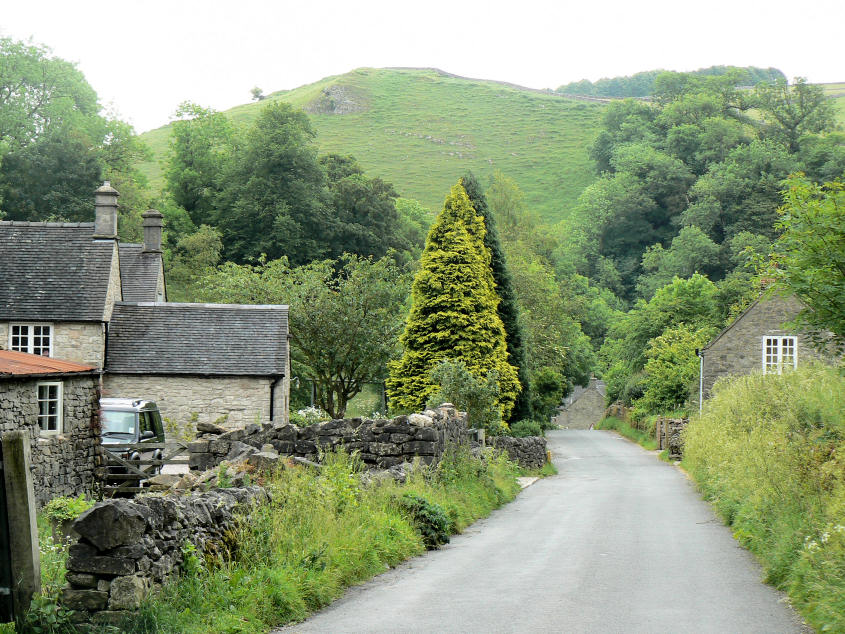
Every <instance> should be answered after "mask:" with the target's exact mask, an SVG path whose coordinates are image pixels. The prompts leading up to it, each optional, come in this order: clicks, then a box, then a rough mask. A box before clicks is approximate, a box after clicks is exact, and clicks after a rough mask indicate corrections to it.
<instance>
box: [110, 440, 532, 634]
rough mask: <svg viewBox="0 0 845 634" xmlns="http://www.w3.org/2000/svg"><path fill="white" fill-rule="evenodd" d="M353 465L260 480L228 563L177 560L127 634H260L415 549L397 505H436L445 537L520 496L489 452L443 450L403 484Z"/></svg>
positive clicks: (510, 471) (512, 474) (329, 460)
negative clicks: (364, 477)
mask: <svg viewBox="0 0 845 634" xmlns="http://www.w3.org/2000/svg"><path fill="white" fill-rule="evenodd" d="M359 470H360V464H359V463H358V461H357V460H356V459H355V458H354V457H351V456H349V455H346V454H344V453H337V454H330V455H328V456H327V457H326V462H325V466H324V468H323V469H322V470H317V469H313V468H305V467H288V468H286V469H283V470H280V471H278V472H277V473H276V474H275V475H274V476H273V478H272V479H271V480H270V481H269V482H268V484H267V486H268V487H269V490H270V493H271V497H272V502H271V503H270V504H269V505H266V506H263V507H261V508H258V509H256V510H255V511H254V512H252V513H250V514H249V516H248V517H247V518H245V519H244V521H243V522H242V524H241V526H240V527H239V529H238V530H237V531H236V532H235V533H233V534H232V535H231V540H230V546H231V548H232V552H231V557H230V558H228V560H227V561H220V560H209V561H205V560H203V559H202V558H200V557H198V556H197V555H196V553H192V552H188V553H187V555H186V566H185V568H186V574H185V575H184V576H183V577H181V578H179V579H178V580H175V581H173V582H172V583H170V584H169V585H168V586H166V587H165V588H164V590H163V591H162V592H161V593H159V594H158V596H157V597H156V598H154V599H153V600H151V601H150V602H148V603H147V604H146V605H145V606H144V608H143V609H142V611H141V613H140V614H139V615H138V618H135V619H133V621H132V622H131V623H127V624H126V625H125V626H124V627H125V628H126V630H127V631H130V632H203V633H206V632H265V631H267V630H268V629H269V628H271V627H274V626H277V625H280V624H283V623H287V622H291V621H297V620H301V619H303V618H305V617H306V616H307V615H308V614H309V613H310V612H312V611H314V610H316V609H319V608H320V607H323V606H325V605H327V604H328V603H330V602H331V601H332V600H334V599H335V598H337V597H338V596H340V595H341V594H342V592H343V590H344V589H345V588H346V587H347V586H349V585H352V584H355V583H360V582H361V581H364V580H366V579H368V578H370V577H372V576H374V575H376V574H378V573H380V572H384V571H385V570H386V569H388V568H390V567H392V566H395V565H397V564H398V563H400V562H401V561H403V560H405V559H407V558H408V557H411V556H413V555H416V554H419V553H420V552H422V551H423V550H424V545H423V541H422V538H421V535H420V533H419V532H418V531H417V530H416V529H415V527H414V520H413V518H412V517H410V516H409V514H408V512H407V510H404V509H403V506H402V503H401V499H402V496H403V494H405V493H413V494H415V495H417V496H419V497H420V498H423V499H424V500H426V501H427V502H428V503H430V504H439V505H440V506H441V507H442V508H443V509H444V510H445V513H446V515H447V516H448V517H449V520H450V524H451V529H452V531H453V532H459V531H461V530H463V528H465V527H466V526H467V525H468V524H470V523H471V522H472V521H474V520H475V519H477V518H479V517H482V516H485V515H487V514H489V513H490V511H491V510H493V509H494V508H496V507H497V506H499V505H501V504H502V503H504V502H506V501H508V500H511V499H513V497H514V496H515V495H516V493H517V492H518V490H519V486H518V485H517V483H516V476H517V467H515V466H514V465H513V464H512V463H510V462H508V461H507V460H505V459H504V458H502V457H497V456H493V455H492V454H489V455H487V456H485V457H484V458H483V459H481V460H479V459H474V458H472V457H471V456H470V455H469V453H468V452H465V451H456V452H452V453H451V454H447V456H446V457H444V459H443V460H442V461H441V463H440V465H439V466H438V467H437V468H435V469H422V470H420V471H418V472H416V473H415V474H414V475H413V476H412V477H411V478H410V479H409V481H408V482H407V483H406V484H404V485H399V484H397V483H395V482H394V481H393V480H386V481H385V480H377V481H375V482H372V483H370V484H368V485H367V486H363V485H362V484H361V479H360V477H359V475H360V474H359V473H358V472H359Z"/></svg>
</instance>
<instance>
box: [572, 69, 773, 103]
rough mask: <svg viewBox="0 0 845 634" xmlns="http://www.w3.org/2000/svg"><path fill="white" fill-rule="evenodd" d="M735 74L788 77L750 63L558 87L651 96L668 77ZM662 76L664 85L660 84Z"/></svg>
mask: <svg viewBox="0 0 845 634" xmlns="http://www.w3.org/2000/svg"><path fill="white" fill-rule="evenodd" d="M724 75H732V76H733V79H732V81H733V82H734V85H737V86H753V85H755V84H758V83H760V82H770V81H776V80H779V79H785V77H784V76H783V73H782V72H780V71H779V70H778V69H776V68H757V67H755V66H748V67H745V68H737V67H735V66H711V67H709V68H702V69H701V70H697V71H695V72H692V73H673V72H667V71H663V70H648V71H644V72H641V73H635V74H633V75H631V76H629V77H610V78H605V79H599V80H598V81H596V82H591V81H589V80H587V79H582V80H581V81H575V82H571V83H569V84H566V85H564V86H561V87H559V88H558V89H557V92H561V93H563V94H565V95H588V96H593V97H648V96H650V95H654V94H656V92H658V91H659V90H660V89H661V87H662V88H663V89H664V90H665V87H666V83H668V82H667V79H668V81H672V80H674V82H675V83H677V82H678V80H683V81H686V80H687V79H686V78H687V77H720V76H724ZM661 80H662V85H661Z"/></svg>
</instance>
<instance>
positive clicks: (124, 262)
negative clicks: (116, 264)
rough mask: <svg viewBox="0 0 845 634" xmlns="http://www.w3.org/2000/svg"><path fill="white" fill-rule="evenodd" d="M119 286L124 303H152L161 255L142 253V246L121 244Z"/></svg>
mask: <svg viewBox="0 0 845 634" xmlns="http://www.w3.org/2000/svg"><path fill="white" fill-rule="evenodd" d="M119 249H120V286H121V287H122V289H123V301H125V302H154V301H156V299H158V298H157V297H156V286H157V283H158V276H159V274H160V272H161V267H162V262H161V253H144V252H143V250H144V245H143V244H121V245H120V246H119Z"/></svg>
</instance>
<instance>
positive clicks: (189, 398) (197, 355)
mask: <svg viewBox="0 0 845 634" xmlns="http://www.w3.org/2000/svg"><path fill="white" fill-rule="evenodd" d="M103 395H104V396H141V395H142V396H143V397H144V398H149V399H152V400H154V401H155V402H156V403H157V404H158V407H159V410H160V411H161V414H162V416H163V417H164V418H165V419H169V420H170V421H172V422H174V423H176V424H177V425H178V426H179V427H180V428H181V429H183V430H187V427H188V423H189V422H190V421H192V419H196V420H197V421H198V422H215V421H217V420H218V419H220V418H221V417H225V420H224V421H221V422H220V423H219V424H222V425H223V426H224V427H228V428H237V427H243V426H244V425H246V424H248V423H270V422H273V423H287V422H288V400H289V396H290V366H289V361H288V307H287V306H280V305H236V304H175V303H160V302H134V303H133V302H117V303H116V304H115V306H114V312H113V314H112V319H111V322H110V324H109V331H108V345H107V356H106V365H105V374H104V376H103Z"/></svg>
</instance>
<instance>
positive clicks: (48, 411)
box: [38, 382, 64, 436]
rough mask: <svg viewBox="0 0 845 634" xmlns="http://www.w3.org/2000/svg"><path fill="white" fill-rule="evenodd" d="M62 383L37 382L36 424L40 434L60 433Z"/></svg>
mask: <svg viewBox="0 0 845 634" xmlns="http://www.w3.org/2000/svg"><path fill="white" fill-rule="evenodd" d="M63 409H64V408H63V404H62V384H61V382H49V383H47V382H45V383H39V384H38V426H39V427H40V428H41V435H42V436H52V435H55V434H61V433H62V410H63Z"/></svg>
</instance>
